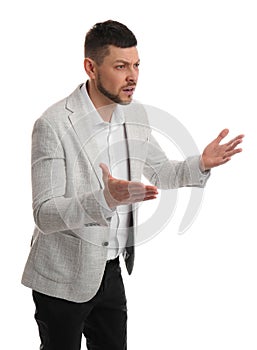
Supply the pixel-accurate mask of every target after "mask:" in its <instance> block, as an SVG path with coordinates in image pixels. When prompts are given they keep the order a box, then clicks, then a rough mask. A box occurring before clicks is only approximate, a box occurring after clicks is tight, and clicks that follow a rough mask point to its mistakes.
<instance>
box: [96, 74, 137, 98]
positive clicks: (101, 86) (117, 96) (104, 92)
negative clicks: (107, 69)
mask: <svg viewBox="0 0 257 350" xmlns="http://www.w3.org/2000/svg"><path fill="white" fill-rule="evenodd" d="M97 89H98V90H99V91H100V92H101V93H102V94H103V95H104V96H105V97H107V98H108V99H109V100H111V101H112V102H114V103H118V104H120V105H128V104H130V102H131V101H123V100H122V99H121V98H120V96H119V94H117V95H114V94H112V93H111V92H110V91H108V90H106V89H105V88H104V86H103V84H102V82H101V76H100V74H99V76H98V81H97Z"/></svg>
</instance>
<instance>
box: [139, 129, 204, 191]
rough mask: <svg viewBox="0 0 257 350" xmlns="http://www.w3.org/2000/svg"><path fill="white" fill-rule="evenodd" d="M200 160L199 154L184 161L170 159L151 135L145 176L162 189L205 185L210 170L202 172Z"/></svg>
mask: <svg viewBox="0 0 257 350" xmlns="http://www.w3.org/2000/svg"><path fill="white" fill-rule="evenodd" d="M199 161H200V156H199V155H196V156H192V157H188V158H186V159H185V160H184V161H177V160H169V159H168V158H167V156H166V155H165V152H164V151H163V150H162V149H161V147H160V145H159V144H158V142H157V141H156V139H155V138H154V137H153V136H152V135H151V136H150V137H149V141H148V151H147V158H146V161H145V166H144V176H145V177H146V178H147V179H148V180H149V181H150V182H151V183H152V184H154V185H155V186H157V187H158V188H160V189H172V188H179V187H185V186H194V187H204V186H205V184H206V182H207V180H208V178H209V176H210V171H206V172H202V171H201V170H200V167H199Z"/></svg>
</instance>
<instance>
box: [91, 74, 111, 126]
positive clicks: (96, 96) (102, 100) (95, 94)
mask: <svg viewBox="0 0 257 350" xmlns="http://www.w3.org/2000/svg"><path fill="white" fill-rule="evenodd" d="M86 88H87V92H88V95H89V97H90V99H91V101H92V103H93V105H94V106H95V108H96V109H97V111H98V113H99V114H100V116H101V117H102V118H103V120H104V121H105V122H110V121H111V119H112V114H113V111H114V109H115V107H116V104H115V103H113V102H112V101H111V100H109V99H108V98H107V97H105V96H104V95H103V94H101V93H100V92H99V91H98V90H97V88H96V86H95V84H94V81H92V80H89V81H88V82H87V84H86Z"/></svg>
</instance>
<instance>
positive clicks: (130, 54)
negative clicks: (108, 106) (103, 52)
mask: <svg viewBox="0 0 257 350" xmlns="http://www.w3.org/2000/svg"><path fill="white" fill-rule="evenodd" d="M138 66H139V58H138V52H137V48H136V47H135V46H134V47H129V48H125V49H123V48H119V47H116V46H112V45H110V46H109V55H107V56H105V58H104V61H103V63H102V64H101V65H100V66H97V73H96V79H95V83H96V87H97V89H98V91H99V92H100V93H101V94H102V95H104V96H105V98H107V99H109V100H110V101H111V102H112V103H113V102H114V103H119V104H123V105H126V104H129V103H130V102H131V101H132V96H133V93H134V90H135V87H136V84H137V79H138V73H139V70H138Z"/></svg>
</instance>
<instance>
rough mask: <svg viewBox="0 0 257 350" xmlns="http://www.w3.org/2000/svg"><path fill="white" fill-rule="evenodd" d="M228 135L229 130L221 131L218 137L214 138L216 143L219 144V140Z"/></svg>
mask: <svg viewBox="0 0 257 350" xmlns="http://www.w3.org/2000/svg"><path fill="white" fill-rule="evenodd" d="M228 133H229V129H223V130H222V131H221V132H220V133H219V135H218V137H217V138H216V142H217V143H220V142H221V140H223V139H224V137H226V136H227V134H228Z"/></svg>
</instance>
